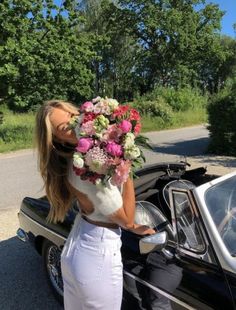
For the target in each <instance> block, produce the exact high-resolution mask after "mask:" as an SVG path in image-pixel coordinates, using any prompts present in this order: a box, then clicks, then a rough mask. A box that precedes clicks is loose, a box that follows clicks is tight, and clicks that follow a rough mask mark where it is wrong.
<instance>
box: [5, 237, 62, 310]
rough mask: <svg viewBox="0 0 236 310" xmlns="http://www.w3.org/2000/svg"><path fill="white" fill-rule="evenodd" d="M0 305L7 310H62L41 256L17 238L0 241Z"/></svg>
mask: <svg viewBox="0 0 236 310" xmlns="http://www.w3.org/2000/svg"><path fill="white" fill-rule="evenodd" d="M0 262H1V264H0V304H1V309H4V310H10V309H18V310H28V309H29V310H36V309H37V310H38V309H44V310H54V309H55V310H63V307H61V306H60V305H59V304H58V302H57V301H56V300H55V298H54V296H53V294H52V292H51V290H50V288H49V286H48V284H47V281H46V277H45V275H44V272H43V263H42V258H41V256H39V255H38V254H37V253H36V251H34V249H33V248H32V247H31V246H30V245H29V244H27V243H23V242H21V241H20V240H18V238H17V237H14V238H10V239H8V240H4V241H1V243H0Z"/></svg>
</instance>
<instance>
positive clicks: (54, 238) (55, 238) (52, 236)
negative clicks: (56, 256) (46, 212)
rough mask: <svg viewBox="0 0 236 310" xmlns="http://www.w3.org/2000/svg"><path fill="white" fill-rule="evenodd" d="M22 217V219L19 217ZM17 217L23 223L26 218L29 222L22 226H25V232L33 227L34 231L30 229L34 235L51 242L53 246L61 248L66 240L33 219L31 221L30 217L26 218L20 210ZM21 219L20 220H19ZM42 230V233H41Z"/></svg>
mask: <svg viewBox="0 0 236 310" xmlns="http://www.w3.org/2000/svg"><path fill="white" fill-rule="evenodd" d="M21 216H22V217H21ZM18 217H19V220H20V221H21V220H22V221H24V218H26V219H27V220H29V221H30V222H31V224H29V223H27V222H25V223H24V225H22V226H25V227H24V228H25V231H27V232H29V231H31V228H30V227H31V226H32V225H34V229H32V231H33V232H34V235H35V236H36V237H37V236H42V237H44V238H46V239H48V240H50V241H51V242H53V243H54V244H55V245H57V246H58V247H60V246H63V245H64V243H65V241H66V238H65V237H63V236H61V235H59V234H57V233H55V232H54V231H52V230H50V229H48V228H46V227H45V226H43V225H41V224H39V223H38V222H37V221H35V220H34V219H32V218H31V217H30V216H28V215H27V214H25V213H24V212H23V211H22V210H20V212H19V213H18ZM20 217H21V218H20ZM42 228H43V231H42Z"/></svg>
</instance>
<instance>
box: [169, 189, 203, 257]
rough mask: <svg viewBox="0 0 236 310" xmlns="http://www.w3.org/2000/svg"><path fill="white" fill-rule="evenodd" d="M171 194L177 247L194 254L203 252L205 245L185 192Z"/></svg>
mask: <svg viewBox="0 0 236 310" xmlns="http://www.w3.org/2000/svg"><path fill="white" fill-rule="evenodd" d="M172 193H173V194H172V195H173V196H172V197H173V205H174V211H175V220H176V230H177V237H178V244H179V246H180V247H183V248H185V249H188V250H191V251H194V252H203V251H204V249H205V244H204V241H203V238H202V236H201V233H200V228H199V226H198V223H197V220H198V219H197V217H196V215H195V214H194V212H193V210H192V207H191V203H190V200H189V197H188V194H187V192H181V191H175V190H174V191H173V192H172Z"/></svg>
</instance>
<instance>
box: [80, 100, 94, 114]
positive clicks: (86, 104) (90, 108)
mask: <svg viewBox="0 0 236 310" xmlns="http://www.w3.org/2000/svg"><path fill="white" fill-rule="evenodd" d="M93 108H94V106H93V103H92V102H91V101H86V102H84V103H83V104H82V106H81V107H80V111H81V112H92V111H93Z"/></svg>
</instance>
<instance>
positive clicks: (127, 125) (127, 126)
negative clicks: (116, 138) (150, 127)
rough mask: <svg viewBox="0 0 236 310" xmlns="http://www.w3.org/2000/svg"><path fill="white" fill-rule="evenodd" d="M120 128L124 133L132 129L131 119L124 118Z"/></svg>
mask: <svg viewBox="0 0 236 310" xmlns="http://www.w3.org/2000/svg"><path fill="white" fill-rule="evenodd" d="M119 128H120V129H121V130H122V132H123V133H127V132H129V131H131V129H132V124H131V123H130V122H129V121H126V120H123V121H122V122H121V123H120V124H119Z"/></svg>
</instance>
